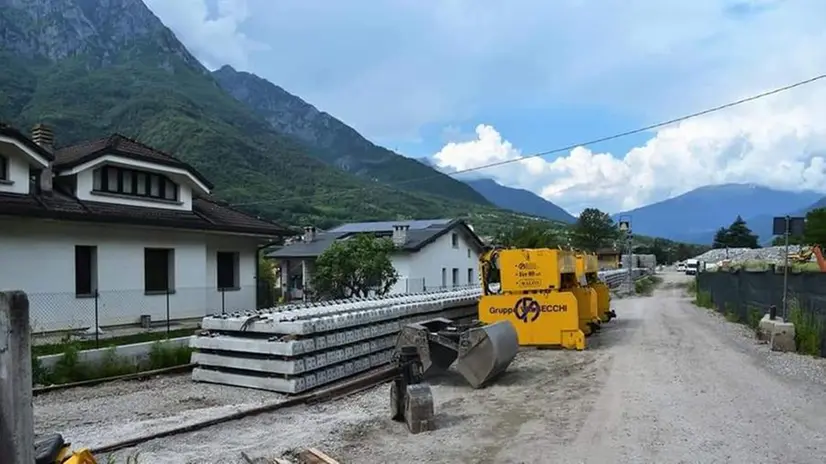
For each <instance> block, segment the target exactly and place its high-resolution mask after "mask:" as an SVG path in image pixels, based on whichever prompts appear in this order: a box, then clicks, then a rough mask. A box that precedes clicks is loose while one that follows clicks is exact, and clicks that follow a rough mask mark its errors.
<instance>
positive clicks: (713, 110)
mask: <svg viewBox="0 0 826 464" xmlns="http://www.w3.org/2000/svg"><path fill="white" fill-rule="evenodd" d="M822 79H826V74H820V75H817V76H814V77H811V78H809V79H806V80H802V81H798V82H795V83H794V84H789V85H786V86H783V87H778V88H775V89H773V90H769V91H766V92H763V93H759V94H757V95H753V96H751V97H746V98H742V99H740V100H736V101H733V102H730V103H726V104H724V105H719V106H715V107H712V108H709V109H705V110H703V111H698V112H696V113H690V114H687V115H684V116H680V117H678V118H674V119H669V120H667V121H662V122H658V123H656V124H651V125H648V126H645V127H640V128H638V129H634V130H630V131H626V132H621V133H619V134H614V135H609V136H606V137H600V138H597V139H593V140H589V141H586V142H581V143H576V144H572V145H567V146H564V147H560V148H554V149H553V150H548V151H543V152H539V153H534V154H532V155H525V156H520V157H518V158H514V159H509V160H504V161H497V162H495V163H489V164H485V165H482V166H477V167H473V168H467V169H461V170H459V171H454V172H451V173H449V174H434V175H431V176H427V177H421V178H418V179H408V180H403V181H399V182H395V183H394V184H393V185H390V184H381V185H384V186H387V187H396V186H398V185H404V184H408V183H412V182H422V181H426V180H429V179H437V178H440V177H441V176H442V175H447V176H449V177H453V176H456V175H459V174H466V173H469V172H475V171H481V170H483V169H489V168H494V167H497V166H504V165H506V164H511V163H516V162H519V161H523V160H527V159H531V158H541V157H544V156H548V155H553V154H557V153H562V152H566V151H571V150H573V149H574V148H577V147H587V146H589V145H596V144H598V143H602V142H608V141H611V140H616V139H619V138H623V137H628V136H629V135H635V134H639V133H641V132H648V131H650V130H652V129H658V128H660V127H664V126H670V125H671V124H675V123H678V122H683V121H686V120H688V119H694V118H697V117H700V116H705V115H707V114H711V113H716V112H718V111H722V110H725V109H728V108H732V107H735V106H739V105H742V104H744V103H749V102H752V101H755V100H759V99H761V98H765V97H769V96H772V95H775V94H778V93H782V92H785V91H787V90H792V89H795V88H797V87H802V86H804V85H808V84H811V83H813V82H817V81H819V80H822ZM368 188H369V187H359V188H355V189H351V190H352V191H354V192H357V191H361V190H367V189H368ZM341 194H342V192H341V191H339V192H336V193H331V194H327V195H307V196H300V197H298V196H297V197H287V198H279V199H277V200H260V201H251V202H247V203H236V204H234V205H233V206H247V205H260V204H269V203H279V202H283V201H292V200H303V199H316V198H324V197H327V196H329V197H331V198H332V197H335V196H339V195H341Z"/></svg>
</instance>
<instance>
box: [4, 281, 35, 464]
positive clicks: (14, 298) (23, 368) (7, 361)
mask: <svg viewBox="0 0 826 464" xmlns="http://www.w3.org/2000/svg"><path fill="white" fill-rule="evenodd" d="M30 338H31V330H30V328H29V299H28V297H27V296H26V294H25V293H23V292H0V456H3V462H4V463H6V462H7V463H8V464H31V463H33V462H34V413H33V411H32V360H31V345H30V343H31V340H30Z"/></svg>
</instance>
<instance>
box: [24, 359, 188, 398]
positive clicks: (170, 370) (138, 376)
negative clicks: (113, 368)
mask: <svg viewBox="0 0 826 464" xmlns="http://www.w3.org/2000/svg"><path fill="white" fill-rule="evenodd" d="M196 366H197V364H191V363H190V364H181V365H179V366H171V367H164V368H162V369H153V370H151V371H141V372H135V373H134V374H124V375H116V376H113V377H101V378H99V379H91V380H82V381H80V382H70V383H58V384H54V385H44V386H42V387H36V388H32V395H33V396H37V395H42V394H44V393H51V392H56V391H60V390H68V389H70V388H79V387H94V386H96V385H100V384H103V383H109V382H119V381H124V380H143V379H145V378H147V377H154V376H156V375H170V374H180V373H182V372H188V371H191V370H192V369H194V368H195V367H196Z"/></svg>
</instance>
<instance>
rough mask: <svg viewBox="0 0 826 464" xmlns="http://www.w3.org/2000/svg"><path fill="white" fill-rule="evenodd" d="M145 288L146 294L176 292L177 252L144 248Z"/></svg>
mask: <svg viewBox="0 0 826 464" xmlns="http://www.w3.org/2000/svg"><path fill="white" fill-rule="evenodd" d="M143 282H144V284H143V286H144V291H145V292H146V293H167V292H171V291H174V290H175V250H172V249H169V248H144V250H143Z"/></svg>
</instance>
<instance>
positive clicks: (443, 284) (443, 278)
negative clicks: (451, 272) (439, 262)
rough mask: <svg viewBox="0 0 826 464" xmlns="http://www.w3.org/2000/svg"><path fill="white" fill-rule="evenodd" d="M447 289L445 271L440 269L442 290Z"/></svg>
mask: <svg viewBox="0 0 826 464" xmlns="http://www.w3.org/2000/svg"><path fill="white" fill-rule="evenodd" d="M445 287H447V269H445V268H442V288H445Z"/></svg>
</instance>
